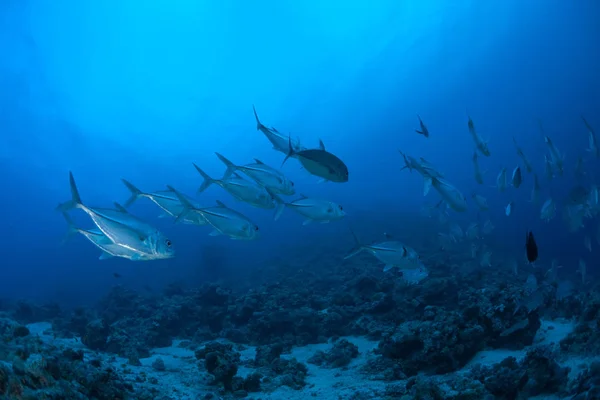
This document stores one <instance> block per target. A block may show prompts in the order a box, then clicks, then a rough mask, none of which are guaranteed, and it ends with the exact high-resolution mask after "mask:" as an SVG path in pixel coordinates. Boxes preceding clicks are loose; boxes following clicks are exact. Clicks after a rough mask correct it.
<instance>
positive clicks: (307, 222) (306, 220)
mask: <svg viewBox="0 0 600 400" xmlns="http://www.w3.org/2000/svg"><path fill="white" fill-rule="evenodd" d="M312 223H313V220H312V219H305V220H304V222H303V223H302V225H308V224H312Z"/></svg>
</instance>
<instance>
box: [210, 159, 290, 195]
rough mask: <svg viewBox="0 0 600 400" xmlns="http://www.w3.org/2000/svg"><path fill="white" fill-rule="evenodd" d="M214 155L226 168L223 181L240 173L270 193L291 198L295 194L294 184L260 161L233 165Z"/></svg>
mask: <svg viewBox="0 0 600 400" xmlns="http://www.w3.org/2000/svg"><path fill="white" fill-rule="evenodd" d="M215 154H216V155H217V157H218V158H219V160H221V161H222V162H223V164H225V166H226V167H227V171H225V175H224V176H223V179H224V180H225V179H227V178H229V177H230V176H232V175H233V174H234V173H235V172H236V171H241V172H243V173H244V174H246V175H248V176H249V177H250V178H252V179H253V180H254V181H256V183H258V184H259V185H261V186H263V187H265V188H267V189H269V191H270V192H271V193H276V194H283V195H286V196H291V195H293V194H294V193H295V190H294V182H292V181H291V180H289V179H288V178H287V177H286V176H285V175H284V174H283V173H282V172H281V171H279V170H276V169H275V168H272V167H270V166H268V165H267V164H265V163H263V162H262V161H260V160H257V159H254V161H255V162H254V163H252V164H247V165H235V164H234V163H232V162H231V161H229V160H228V159H227V158H225V156H223V155H222V154H219V153H215Z"/></svg>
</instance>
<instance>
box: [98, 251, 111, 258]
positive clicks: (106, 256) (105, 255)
mask: <svg viewBox="0 0 600 400" xmlns="http://www.w3.org/2000/svg"><path fill="white" fill-rule="evenodd" d="M113 257H114V256H113V255H112V254H109V253H107V252H105V251H103V252H102V254H100V257H98V260H108V259H109V258H113Z"/></svg>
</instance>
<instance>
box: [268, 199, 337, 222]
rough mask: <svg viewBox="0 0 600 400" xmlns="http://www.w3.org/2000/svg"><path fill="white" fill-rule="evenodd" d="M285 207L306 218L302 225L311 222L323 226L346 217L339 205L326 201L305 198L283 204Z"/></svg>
mask: <svg viewBox="0 0 600 400" xmlns="http://www.w3.org/2000/svg"><path fill="white" fill-rule="evenodd" d="M285 206H286V207H287V208H289V209H290V210H293V211H295V212H297V213H298V214H300V215H302V216H304V217H306V220H304V223H303V225H308V224H310V223H312V222H320V223H322V224H325V223H328V222H331V221H337V220H340V219H342V218H344V216H345V215H346V213H345V212H344V209H343V207H342V206H341V205H339V204H336V203H334V202H331V201H328V200H321V199H313V198H308V197H306V196H302V197H300V198H299V199H297V200H294V201H292V202H289V203H285ZM276 219H277V218H276Z"/></svg>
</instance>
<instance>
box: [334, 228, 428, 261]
mask: <svg viewBox="0 0 600 400" xmlns="http://www.w3.org/2000/svg"><path fill="white" fill-rule="evenodd" d="M352 234H353V236H354V241H355V243H356V246H355V248H354V249H353V250H352V251H351V252H350V254H348V255H347V256H345V257H344V259H345V260H346V259H348V258H350V257H353V256H355V255H357V254H358V253H360V252H361V251H368V252H369V253H371V254H373V255H374V256H375V257H376V258H377V259H378V260H379V261H381V262H382V263H383V264H385V266H384V267H383V270H384V271H389V270H390V269H392V268H398V269H400V270H401V271H402V270H425V269H426V268H425V265H423V263H422V262H421V258H420V257H419V254H418V253H417V252H416V251H415V250H414V249H412V248H410V247H408V246H406V245H405V244H403V243H400V242H398V241H385V242H380V243H374V244H371V245H364V244H361V243H360V242H359V240H358V238H357V237H356V235H354V232H353V233H352Z"/></svg>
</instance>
